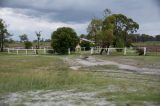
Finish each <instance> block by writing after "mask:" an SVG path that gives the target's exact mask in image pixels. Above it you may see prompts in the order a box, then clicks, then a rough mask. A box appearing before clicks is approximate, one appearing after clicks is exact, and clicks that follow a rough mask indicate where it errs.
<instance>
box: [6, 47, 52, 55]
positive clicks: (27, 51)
mask: <svg viewBox="0 0 160 106" xmlns="http://www.w3.org/2000/svg"><path fill="white" fill-rule="evenodd" d="M6 50H7V52H8V54H17V55H18V54H26V55H29V54H47V53H48V52H47V51H49V50H53V49H46V48H44V49H33V48H32V49H15V48H6ZM53 51H54V50H53Z"/></svg>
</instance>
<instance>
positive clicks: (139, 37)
mask: <svg viewBox="0 0 160 106" xmlns="http://www.w3.org/2000/svg"><path fill="white" fill-rule="evenodd" d="M128 38H129V39H130V40H132V42H146V41H160V35H156V36H151V35H147V34H130V35H129V36H128Z"/></svg>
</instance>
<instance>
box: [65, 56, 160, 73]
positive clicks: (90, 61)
mask: <svg viewBox="0 0 160 106" xmlns="http://www.w3.org/2000/svg"><path fill="white" fill-rule="evenodd" d="M65 62H67V63H68V64H69V65H70V66H71V67H70V68H71V69H74V70H78V69H79V68H81V67H90V66H100V65H115V66H118V68H119V69H123V70H130V71H134V72H138V73H142V74H151V75H160V69H154V68H146V67H142V68H139V67H136V66H131V65H126V64H120V63H118V62H114V61H108V60H102V59H96V58H94V57H92V56H89V57H88V58H85V59H83V58H78V59H74V60H73V59H69V58H65Z"/></svg>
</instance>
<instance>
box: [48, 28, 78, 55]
mask: <svg viewBox="0 0 160 106" xmlns="http://www.w3.org/2000/svg"><path fill="white" fill-rule="evenodd" d="M78 41H79V39H78V37H77V34H76V32H75V31H74V30H73V29H72V28H69V27H62V28H58V29H57V30H56V31H54V32H53V33H52V43H51V46H52V47H53V49H54V50H55V52H57V53H59V54H66V53H67V52H68V48H70V50H71V51H72V50H74V49H75V47H76V45H77V44H78Z"/></svg>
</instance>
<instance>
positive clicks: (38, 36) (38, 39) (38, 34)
mask: <svg viewBox="0 0 160 106" xmlns="http://www.w3.org/2000/svg"><path fill="white" fill-rule="evenodd" d="M36 36H37V42H38V45H37V48H38V49H39V43H40V39H41V32H36Z"/></svg>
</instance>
